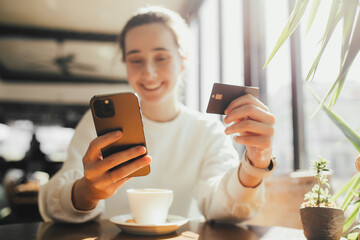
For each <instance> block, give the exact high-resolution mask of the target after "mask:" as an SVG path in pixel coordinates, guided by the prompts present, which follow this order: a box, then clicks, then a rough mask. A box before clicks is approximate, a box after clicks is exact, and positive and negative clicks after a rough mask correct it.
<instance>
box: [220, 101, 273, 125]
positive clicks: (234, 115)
mask: <svg viewBox="0 0 360 240" xmlns="http://www.w3.org/2000/svg"><path fill="white" fill-rule="evenodd" d="M247 118H251V119H252V120H255V121H258V122H262V123H265V124H275V116H274V115H273V114H271V113H270V112H267V111H265V110H263V109H262V108H259V107H257V106H255V105H244V106H241V107H238V108H235V109H233V110H231V111H230V112H228V114H227V115H226V117H225V118H224V122H225V123H227V124H228V123H231V122H237V121H239V119H240V120H241V119H247Z"/></svg>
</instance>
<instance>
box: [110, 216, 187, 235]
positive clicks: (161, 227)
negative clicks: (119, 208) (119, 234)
mask: <svg viewBox="0 0 360 240" xmlns="http://www.w3.org/2000/svg"><path fill="white" fill-rule="evenodd" d="M128 220H132V216H131V214H125V215H119V216H115V217H112V218H110V221H111V222H112V223H114V224H116V226H118V228H120V229H121V230H123V231H124V232H127V233H131V234H138V235H163V234H168V233H171V232H174V231H176V230H177V229H178V228H180V227H181V226H182V225H184V224H185V223H187V222H188V221H189V220H188V219H187V218H184V217H181V216H176V215H170V214H169V215H168V217H167V219H166V222H165V223H164V224H156V225H147V224H146V225H145V224H136V223H131V222H126V221H128Z"/></svg>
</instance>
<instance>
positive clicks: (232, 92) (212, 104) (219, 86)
mask: <svg viewBox="0 0 360 240" xmlns="http://www.w3.org/2000/svg"><path fill="white" fill-rule="evenodd" d="M248 93H249V94H251V95H253V96H254V97H258V95H259V88H257V87H245V86H236V85H230V84H223V83H214V86H213V89H212V91H211V95H210V99H209V104H208V106H207V109H206V112H207V113H216V114H222V115H224V114H225V113H224V111H225V109H226V108H227V107H228V106H229V104H230V103H231V102H232V101H233V100H234V99H236V98H238V97H241V96H243V95H246V94H248Z"/></svg>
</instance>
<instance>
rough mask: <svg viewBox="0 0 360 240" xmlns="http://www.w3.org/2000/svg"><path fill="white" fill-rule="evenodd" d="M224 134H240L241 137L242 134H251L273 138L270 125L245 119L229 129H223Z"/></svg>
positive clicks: (272, 130) (272, 129)
mask: <svg viewBox="0 0 360 240" xmlns="http://www.w3.org/2000/svg"><path fill="white" fill-rule="evenodd" d="M225 133H226V134H227V135H230V134H234V133H240V134H241V135H243V134H244V133H253V134H256V135H265V136H273V135H274V128H273V127H272V125H269V124H264V123H261V122H257V121H254V120H250V119H247V120H243V121H240V122H238V123H234V124H233V125H231V126H230V127H227V128H226V129H225Z"/></svg>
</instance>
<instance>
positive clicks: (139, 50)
mask: <svg viewBox="0 0 360 240" xmlns="http://www.w3.org/2000/svg"><path fill="white" fill-rule="evenodd" d="M125 63H126V69H127V74H128V81H129V84H130V85H131V87H132V88H133V89H134V90H135V92H137V93H138V94H139V96H140V98H141V100H142V101H143V102H144V101H145V102H147V103H153V104H156V103H162V102H164V101H170V100H171V99H173V98H175V97H176V91H175V89H176V82H177V79H178V78H179V76H180V74H181V72H182V71H183V68H184V66H183V59H182V57H181V56H180V54H179V52H178V46H177V44H176V41H175V37H174V35H173V33H172V32H171V31H170V29H168V28H167V27H166V26H165V25H163V24H161V23H152V24H145V25H141V26H138V27H134V28H132V29H131V30H129V31H128V32H127V34H126V36H125Z"/></svg>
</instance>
